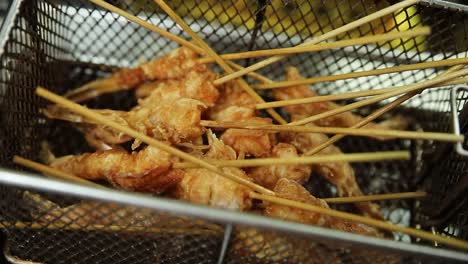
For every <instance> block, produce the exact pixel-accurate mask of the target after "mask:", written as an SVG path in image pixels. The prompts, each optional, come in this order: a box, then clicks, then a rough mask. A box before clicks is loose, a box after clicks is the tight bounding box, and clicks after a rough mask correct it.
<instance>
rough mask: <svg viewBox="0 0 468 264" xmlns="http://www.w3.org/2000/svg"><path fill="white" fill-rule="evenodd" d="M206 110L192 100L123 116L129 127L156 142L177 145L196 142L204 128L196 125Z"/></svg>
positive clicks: (140, 107)
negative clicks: (161, 141) (160, 141)
mask: <svg viewBox="0 0 468 264" xmlns="http://www.w3.org/2000/svg"><path fill="white" fill-rule="evenodd" d="M205 108H206V106H205V105H204V104H203V103H202V102H200V101H198V100H195V99H190V98H179V99H175V100H165V101H163V102H160V104H158V105H151V106H137V107H135V108H134V109H132V110H131V111H130V112H128V114H127V115H126V120H127V121H128V123H129V125H130V126H131V127H133V128H135V129H137V130H138V131H140V132H142V133H144V134H146V135H149V136H153V137H155V138H157V139H162V140H167V141H170V142H172V143H180V142H187V141H193V140H197V139H198V138H199V137H200V136H201V135H202V134H203V133H204V132H205V128H204V127H203V126H201V125H200V120H201V114H202V111H203V110H204V109H205Z"/></svg>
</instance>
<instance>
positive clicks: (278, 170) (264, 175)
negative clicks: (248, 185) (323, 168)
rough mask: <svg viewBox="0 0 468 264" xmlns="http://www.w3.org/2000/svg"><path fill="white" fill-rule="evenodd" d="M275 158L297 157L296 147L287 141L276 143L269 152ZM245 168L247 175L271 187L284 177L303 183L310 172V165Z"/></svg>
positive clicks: (307, 178)
mask: <svg viewBox="0 0 468 264" xmlns="http://www.w3.org/2000/svg"><path fill="white" fill-rule="evenodd" d="M270 157H275V158H293V157H299V154H298V153H297V149H296V147H294V146H293V145H291V144H287V143H278V144H276V145H275V146H274V147H273V149H272V151H271V154H270ZM246 169H247V172H248V175H249V176H250V177H252V178H253V179H254V181H255V182H256V183H258V184H260V185H262V186H263V187H266V188H268V189H273V188H274V187H275V186H276V183H277V182H278V180H279V179H282V178H286V179H290V180H293V181H295V182H297V183H300V184H303V183H305V182H307V181H308V180H309V177H310V174H311V172H312V166H310V165H272V166H264V167H255V168H252V169H248V168H246Z"/></svg>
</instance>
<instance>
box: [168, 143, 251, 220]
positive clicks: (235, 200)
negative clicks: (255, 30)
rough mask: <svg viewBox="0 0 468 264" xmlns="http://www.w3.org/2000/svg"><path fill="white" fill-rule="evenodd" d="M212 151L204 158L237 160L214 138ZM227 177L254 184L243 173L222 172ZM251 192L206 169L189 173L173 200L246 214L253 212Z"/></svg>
mask: <svg viewBox="0 0 468 264" xmlns="http://www.w3.org/2000/svg"><path fill="white" fill-rule="evenodd" d="M210 141H211V142H210V146H211V148H210V150H209V151H208V152H207V153H206V154H205V155H204V157H206V158H211V159H230V160H233V159H236V153H235V151H234V150H233V149H232V148H231V147H229V146H226V145H225V144H224V143H223V142H222V141H220V140H219V139H217V138H216V136H215V135H211V139H210ZM223 170H224V171H225V172H227V173H230V174H234V175H236V176H238V177H241V178H243V179H247V180H251V179H250V178H249V177H248V176H247V175H246V174H245V172H244V171H243V170H241V169H238V168H223ZM250 191H251V190H250V189H249V188H248V187H246V186H244V185H242V184H239V183H237V182H234V181H232V180H230V179H227V178H226V177H223V176H221V175H219V174H216V173H214V172H211V171H209V170H207V169H198V168H197V169H186V170H185V175H184V178H183V179H182V181H181V182H180V183H179V184H178V185H177V187H176V190H175V192H174V196H175V197H177V198H178V199H182V200H186V201H190V202H193V203H198V204H204V205H210V206H214V207H218V208H225V209H230V210H238V211H245V210H248V209H250V208H251V206H252V199H251V198H250V195H249V194H250Z"/></svg>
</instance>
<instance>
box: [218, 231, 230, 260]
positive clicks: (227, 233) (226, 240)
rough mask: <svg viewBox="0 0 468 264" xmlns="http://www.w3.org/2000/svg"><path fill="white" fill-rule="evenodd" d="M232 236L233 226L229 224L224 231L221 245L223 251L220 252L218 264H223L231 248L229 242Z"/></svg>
mask: <svg viewBox="0 0 468 264" xmlns="http://www.w3.org/2000/svg"><path fill="white" fill-rule="evenodd" d="M231 234H232V224H227V225H226V228H225V229H224V237H223V243H222V244H221V250H220V251H219V257H218V264H223V262H224V258H225V257H226V252H227V249H228V246H229V240H230V239H231Z"/></svg>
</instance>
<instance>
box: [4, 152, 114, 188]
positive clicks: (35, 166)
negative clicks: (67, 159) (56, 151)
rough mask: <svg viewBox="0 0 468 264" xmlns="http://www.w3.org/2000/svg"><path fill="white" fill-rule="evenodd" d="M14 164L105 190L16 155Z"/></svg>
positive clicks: (95, 184) (97, 185)
mask: <svg viewBox="0 0 468 264" xmlns="http://www.w3.org/2000/svg"><path fill="white" fill-rule="evenodd" d="M13 162H14V163H16V164H19V165H22V166H24V167H27V168H30V169H33V170H36V171H40V172H42V173H43V174H44V175H52V176H54V177H57V178H61V179H64V180H67V181H71V182H76V183H80V184H84V185H87V186H92V187H99V188H105V187H104V186H102V185H99V184H97V183H94V182H92V181H88V180H86V179H83V178H80V177H77V176H75V175H72V174H69V173H67V172H64V171H61V170H57V169H55V168H52V167H50V166H47V165H44V164H41V163H37V162H34V161H32V160H28V159H25V158H23V157H20V156H16V155H15V156H14V157H13Z"/></svg>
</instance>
